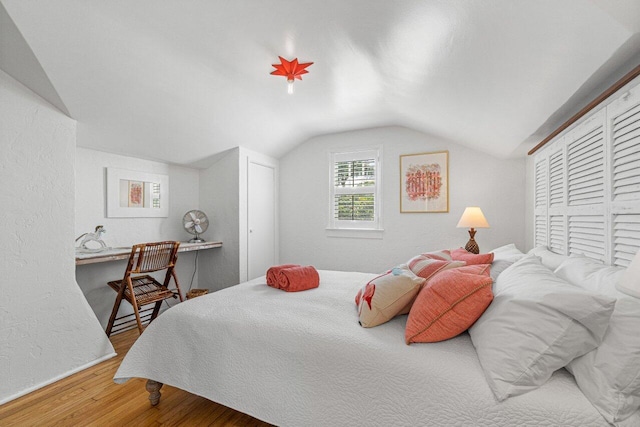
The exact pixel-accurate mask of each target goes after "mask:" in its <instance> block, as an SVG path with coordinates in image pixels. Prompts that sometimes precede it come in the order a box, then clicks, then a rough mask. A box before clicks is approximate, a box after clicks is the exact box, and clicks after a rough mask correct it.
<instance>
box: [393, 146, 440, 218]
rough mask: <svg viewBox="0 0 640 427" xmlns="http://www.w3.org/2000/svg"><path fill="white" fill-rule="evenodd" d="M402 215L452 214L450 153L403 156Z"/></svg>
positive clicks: (401, 162) (401, 181)
mask: <svg viewBox="0 0 640 427" xmlns="http://www.w3.org/2000/svg"><path fill="white" fill-rule="evenodd" d="M400 212H402V213H412V212H449V152H448V151H438V152H435V153H419V154H404V155H401V156H400Z"/></svg>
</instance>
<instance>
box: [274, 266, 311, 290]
mask: <svg viewBox="0 0 640 427" xmlns="http://www.w3.org/2000/svg"><path fill="white" fill-rule="evenodd" d="M319 285H320V275H319V274H318V271H317V270H316V269H315V268H314V267H313V266H310V265H308V266H305V267H301V266H297V267H289V268H284V269H282V270H280V273H278V282H277V287H278V288H279V289H282V290H284V291H287V292H299V291H306V290H307V289H313V288H317V287H318V286H319Z"/></svg>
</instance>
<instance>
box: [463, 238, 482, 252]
mask: <svg viewBox="0 0 640 427" xmlns="http://www.w3.org/2000/svg"><path fill="white" fill-rule="evenodd" d="M464 248H465V249H466V250H467V252H471V253H472V254H479V253H480V248H479V247H478V244H477V243H476V241H475V240H473V239H469V241H468V242H467V244H466V245H465V247H464Z"/></svg>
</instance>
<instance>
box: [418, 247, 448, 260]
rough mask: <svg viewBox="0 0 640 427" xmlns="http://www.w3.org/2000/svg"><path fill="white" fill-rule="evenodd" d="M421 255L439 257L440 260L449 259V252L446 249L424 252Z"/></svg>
mask: <svg viewBox="0 0 640 427" xmlns="http://www.w3.org/2000/svg"><path fill="white" fill-rule="evenodd" d="M422 256H426V257H427V258H433V259H439V260H442V261H451V252H450V251H449V250H448V249H442V250H439V251H433V252H426V253H424V254H422Z"/></svg>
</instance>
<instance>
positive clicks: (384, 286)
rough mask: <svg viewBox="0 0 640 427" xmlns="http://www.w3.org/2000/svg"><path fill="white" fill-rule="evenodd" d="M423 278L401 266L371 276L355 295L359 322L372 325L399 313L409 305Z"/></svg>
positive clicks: (376, 324)
mask: <svg viewBox="0 0 640 427" xmlns="http://www.w3.org/2000/svg"><path fill="white" fill-rule="evenodd" d="M424 282H425V279H423V278H421V277H418V276H416V275H415V274H413V273H412V272H411V270H409V269H407V268H403V267H396V268H394V269H393V270H390V271H388V272H386V273H385V274H383V275H381V276H378V277H376V278H375V279H373V280H371V281H370V282H369V283H367V284H366V285H365V286H364V287H363V288H362V289H361V290H360V291H359V292H358V295H356V304H358V317H359V320H360V325H361V326H363V327H365V328H371V327H373V326H378V325H380V324H382V323H385V322H388V321H389V320H391V319H393V318H394V317H396V316H397V315H399V314H401V313H402V311H403V310H404V309H406V307H409V306H410V305H411V303H412V302H413V300H414V299H415V297H416V295H417V294H418V292H420V288H421V287H422V285H423V283H424ZM405 313H406V311H405Z"/></svg>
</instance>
